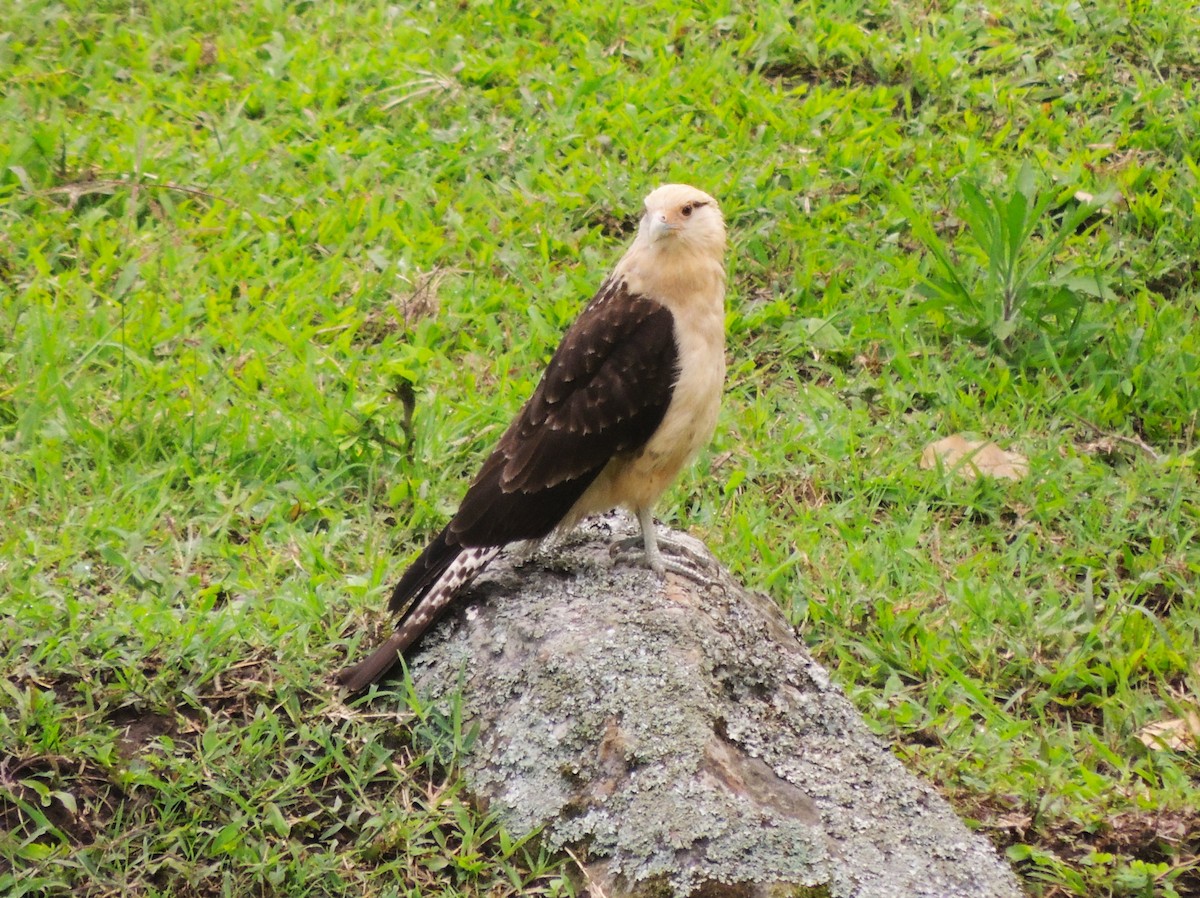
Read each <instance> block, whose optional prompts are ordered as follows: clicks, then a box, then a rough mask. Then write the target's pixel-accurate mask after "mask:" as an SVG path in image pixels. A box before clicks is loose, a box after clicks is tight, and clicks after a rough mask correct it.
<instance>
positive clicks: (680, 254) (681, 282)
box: [614, 243, 725, 315]
mask: <svg viewBox="0 0 1200 898" xmlns="http://www.w3.org/2000/svg"><path fill="white" fill-rule="evenodd" d="M614 274H615V276H616V277H617V278H620V279H623V280H624V281H625V283H626V284H627V285H628V288H629V291H630V292H631V293H635V294H639V295H641V296H645V297H647V298H649V299H653V300H656V301H657V302H661V303H662V304H663V305H665V306H667V307H668V308H669V309H670V310H671V312H672V313H673V314H679V313H681V312H682V313H685V314H693V315H694V314H698V313H704V312H709V313H719V312H722V310H723V307H724V299H725V266H724V264H723V263H722V261H721V256H720V255H715V256H714V254H713V253H712V252H710V251H706V249H705V248H703V247H692V246H687V245H673V246H656V245H650V246H638V245H637V244H636V243H635V244H634V246H632V247H630V249H629V252H627V253H626V254H625V256H624V257H623V258H622V259H621V261H620V262H619V263H617V267H616V270H615V271H614Z"/></svg>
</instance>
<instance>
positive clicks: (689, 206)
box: [679, 203, 696, 218]
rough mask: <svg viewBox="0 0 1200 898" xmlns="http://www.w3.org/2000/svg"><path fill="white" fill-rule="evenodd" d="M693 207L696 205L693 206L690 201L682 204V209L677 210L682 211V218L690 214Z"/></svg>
mask: <svg viewBox="0 0 1200 898" xmlns="http://www.w3.org/2000/svg"><path fill="white" fill-rule="evenodd" d="M694 208H696V207H695V206H693V205H692V204H691V203H688V204H687V205H686V206H684V207H683V208H682V209H680V210H679V211H680V212H682V213H683V217H684V218H687V217H688V216H689V215H691V214H692V210H693V209H694Z"/></svg>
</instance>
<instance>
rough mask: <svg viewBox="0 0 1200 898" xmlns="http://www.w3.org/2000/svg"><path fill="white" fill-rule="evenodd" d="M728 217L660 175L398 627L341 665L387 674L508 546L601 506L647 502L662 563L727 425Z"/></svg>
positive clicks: (349, 673) (656, 559)
mask: <svg viewBox="0 0 1200 898" xmlns="http://www.w3.org/2000/svg"><path fill="white" fill-rule="evenodd" d="M724 255H725V224H724V221H723V219H722V217H721V210H720V208H719V207H718V206H717V202H716V200H714V199H713V198H712V197H711V196H709V195H708V194H706V193H704V192H702V191H700V190H697V189H696V188H694V187H688V186H686V185H684V184H667V185H665V186H663V187H659V188H658V189H657V190H655V191H654V192H653V193H651V194H650V195H649V196H648V197H646V202H645V214H644V215H643V216H642V220H641V223H640V225H639V226H638V232H637V236H636V237H635V238H634V241H633V244H632V245H631V246H630V247H629V250H628V251H627V252H626V253H625V255H624V256H623V257H622V258H621V261H619V262H618V263H617V265H616V268H614V269H613V271H612V274H610V275H609V276H608V278H607V279H605V281H604V283H603V284H602V285H601V286H600V290H599V291H598V292H597V293H596V295H595V296H594V297H593V298H592V301H591V302H590V303H588V305H587V307H586V308H585V309H584V310H583V312H582V313H581V314H580V316H579V318H577V319H576V321H575V323H574V324H572V325H571V327H570V328H569V329H568V330H567V332H566V334H565V335H564V336H563V339H562V343H561V344H560V345H559V347H558V349H557V350H556V351H555V353H554V356H553V357H552V358H551V359H550V364H549V366H548V367H547V368H546V371H545V373H544V374H543V375H542V380H541V382H540V383H539V384H538V386H537V389H536V390H534V393H533V396H532V397H531V398H530V399H529V401H528V402H526V403H525V406H524V407H523V408H522V409H521V411H520V412H519V413H518V414H517V417H516V419H515V420H514V421H513V422H512V424H511V425H509V428H508V430H506V431H505V433H504V436H502V437H501V438H500V442H499V443H498V444H497V446H496V448H495V449H494V450H493V451H492V454H491V455H489V456H488V458H487V460H486V461H485V462H484V463H483V467H482V468H481V469H480V471H479V474H478V475H476V477H475V480H474V481H473V482H472V483H471V486H470V488H469V489H468V490H467V494H466V496H465V497H464V498H463V500H462V504H461V505H460V506H459V509H458V512H457V513H456V514H455V515H454V518H453V519H452V520H451V521H450V523H449V524H447V525H446V527H445V529H444V530H442V532H441V533H439V534H438V535H437V537H436V538H435V539H434V540H433V541H432V542H431V543H430V544H429V545H428V546H427V547H426V548H425V551H423V552H422V553H421V554H420V556H419V557H418V558H417V560H416V561H414V562H413V564H412V566H411V567H409V569H408V570H407V571H405V572H404V576H402V577H401V578H400V582H399V583H397V584H396V588H395V590H394V591H393V592H392V599H391V603H390V605H389V607H390V609H391V611H392V612H393V613H395V614H397V615H398V620H397V622H396V630H395V632H394V633H393V634H392V635H391V636H390V637H389V638H388V639H387V640H385V641H384V643H383V644H382V645H381V646H379V648H377V649H376V650H375V651H374V652H373V653H372V654H371V655H370V657H368V658H367V659H366V660H365V661H363V662H361V663H359V664H356V665H354V666H353V667H349V668H346V669H345V670H343V671H342V672H341V673H340V674H339V675H338V676H339V679H340V680H341V682H342V684H343V685H344V686H346V687H347V688H348V689H350V690H352V691H354V692H359V691H361V690H363V689H365V688H366V687H367V686H369V685H370V684H371V683H374V682H375V681H377V680H378V679H380V678H381V677H383V676H384V675H385V674H386V673H388V671H390V670H391V669H392V667H393V666H394V665H395V664H396V663H397V661H398V659H399V655H400V653H402V652H404V651H406V650H407V649H408V648H409V646H411V645H412V644H413V643H414V642H416V640H417V639H418V638H420V636H421V634H422V633H424V632H425V630H427V629H428V628H429V627H430V626H431V625H432V624H433V623H434V621H436V620H437V618H438V617H439V616H440V615H441V614H442V612H443V611H445V609H446V606H447V605H448V604H449V603H450V601H451V599H453V598H454V597H455V595H456V594H457V593H459V592H460V591H461V590H462V589H463V588H464V587H465V586H466V585H467V584H468V583H470V582H471V581H472V580H473V579H474V578H475V576H476V575H477V574H478V573H479V572H480V570H482V569H483V567H484V566H485V565H486V564H487V563H488V562H489V561H491V560H492V559H493V558H494V557H495V556H496V554H497V553H498V552H499V551H500V550H501V549H502V548H503V547H504V546H507V545H508V544H510V543H517V542H525V541H531V540H532V541H537V540H541V539H543V538H544V537H547V536H549V535H550V534H552V533H554V532H556V531H558V532H563V531H566V530H568V529H569V528H571V527H572V526H574V525H575V523H576V522H578V521H579V520H580V519H581V518H583V517H585V516H586V515H589V514H595V513H597V512H603V511H608V510H609V509H612V508H616V507H618V506H623V507H625V508H628V509H629V510H630V511H631V512H633V513H634V514H635V515H637V519H638V522H639V524H640V525H641V530H642V541H643V544H644V546H645V553H646V563H647V564H648V565H649V567H650V568H651V569H652V570H653V571H654V572H655V573H657V574H658V575H659V576H662V575H663V574H664V573H665V572H666V571H668V570H676V569H678V567H679V566H678V565H677V564H676V563H675V562H673V561H671V560H669V559H666V558H664V557H663V555H662V552H661V551H660V550H659V547H658V542H657V539H656V537H655V533H654V511H653V510H654V503H655V502H656V501H657V500H658V498H659V497H660V496H661V495H662V494H663V492H664V491H665V490H666V489H667V487H668V486H669V485H670V484H671V481H672V480H674V478H675V476H676V475H677V474H678V473H679V471H680V470H681V469H682V468H683V467H684V465H686V464H687V463H688V462H689V461H690V460H691V459H692V457H693V456H694V455H695V454H696V453H697V452H698V451H699V449H700V448H701V447H702V446H703V445H704V444H705V443H707V442H708V440H709V438H710V437H711V436H712V433H713V429H714V427H715V426H716V421H717V411H718V408H719V406H720V402H721V389H722V384H723V382H724V379H725V266H724Z"/></svg>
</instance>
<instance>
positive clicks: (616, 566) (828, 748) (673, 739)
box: [411, 516, 1022, 898]
mask: <svg viewBox="0 0 1200 898" xmlns="http://www.w3.org/2000/svg"><path fill="white" fill-rule="evenodd" d="M636 536H637V528H636V525H635V524H633V523H632V522H631V521H630V520H628V519H626V518H624V517H621V516H610V517H608V518H604V519H600V520H597V521H593V522H590V523H588V524H585V525H584V526H583V527H581V528H580V529H579V530H577V531H576V532H575V533H574V534H572V535H571V536H570V537H568V538H567V539H566V540H565V541H564V542H563V543H562V544H560V545H558V546H557V547H555V548H554V549H552V550H550V551H545V552H541V553H539V554H538V555H536V556H534V557H533V558H532V559H530V560H527V561H525V562H523V563H522V562H521V561H520V560H515V561H514V560H512V559H509V558H504V557H502V558H500V559H497V561H496V562H495V563H493V565H492V567H491V569H490V571H489V572H488V573H487V574H486V575H485V576H484V577H483V578H481V579H480V581H479V582H478V583H477V584H476V586H475V588H474V589H473V590H472V592H471V597H470V598H469V599H468V603H467V605H466V606H465V607H464V608H463V609H461V610H460V611H459V612H458V613H457V614H454V615H451V616H450V617H449V618H448V619H447V622H445V623H443V624H442V626H441V627H439V628H438V630H437V632H435V633H432V634H430V635H429V636H428V637H427V638H426V639H425V640H424V642H423V644H422V647H421V650H420V651H419V652H418V653H417V654H416V655H415V657H414V658H413V659H412V663H411V670H412V674H413V678H414V681H415V682H416V685H417V687H418V690H419V691H420V692H421V693H423V694H425V695H427V696H430V697H433V698H434V699H436V698H438V697H440V696H444V695H446V694H448V693H449V692H451V691H453V690H456V689H460V688H461V691H462V697H463V714H464V716H465V717H466V718H468V719H469V720H471V721H474V722H476V723H478V725H479V738H478V740H477V741H476V743H475V745H474V747H473V749H472V752H471V755H470V756H469V757H468V758H466V759H464V761H463V764H464V768H465V773H466V776H467V781H468V783H469V785H470V787H471V789H472V790H473V792H474V793H475V794H476V795H477V796H478V797H479V798H481V799H483V800H485V801H487V802H489V803H491V805H492V806H493V807H494V808H496V809H498V811H499V812H500V815H501V817H502V819H503V820H504V822H505V823H506V825H507V826H508V827H509V828H510V831H513V832H516V833H521V832H526V831H528V830H530V829H532V828H534V827H537V826H540V825H544V826H545V838H547V839H548V840H549V842H550V843H551V845H552V846H554V847H561V846H569V847H571V848H572V849H573V850H574V851H575V852H576V854H577V855H579V856H580V857H583V858H586V865H587V866H586V872H587V875H588V876H589V877H590V878H591V880H592V883H593V885H594V886H596V887H598V888H597V891H599V892H602V893H603V894H604V895H606V896H608V898H618V896H622V895H630V896H656V898H657V896H670V895H676V896H685V895H694V896H704V898H717V896H737V898H742V896H745V898H750V896H784V895H788V896H791V895H796V896H833V898H843V896H844V898H868V896H870V898H876V896H878V898H883V896H887V898H907V896H914V898H915V896H938V898H950V896H959V895H961V896H972V898H990V896H1005V898H1016V896H1020V895H1021V894H1022V892H1021V890H1020V888H1019V887H1018V885H1017V883H1016V880H1015V877H1014V876H1013V874H1012V872H1011V870H1010V869H1009V868H1008V866H1007V865H1006V864H1005V863H1004V862H1003V861H1001V859H1000V858H999V857H998V855H997V853H996V851H995V850H994V848H993V847H992V845H991V844H990V843H988V842H987V841H986V840H985V839H983V838H980V837H978V836H976V835H973V834H972V833H970V832H969V831H968V830H967V829H966V827H965V826H964V825H963V824H962V823H961V821H959V820H958V819H957V817H956V816H955V815H954V813H953V811H952V810H951V809H950V807H949V806H948V805H947V804H946V802H945V801H943V800H942V799H941V797H939V796H938V794H937V793H936V792H935V791H934V790H933V789H931V788H930V787H929V786H927V785H925V784H924V783H922V782H920V781H919V780H917V779H916V778H915V777H913V776H912V775H911V774H909V773H908V772H907V771H906V770H905V769H904V768H903V767H902V766H901V764H900V763H899V762H898V761H897V760H896V758H894V757H893V756H892V755H891V753H890V752H889V751H888V750H887V748H886V746H884V745H883V744H881V743H880V742H879V741H878V740H877V739H876V738H875V737H874V736H872V735H871V734H870V733H869V732H868V730H867V728H866V726H865V725H864V724H863V722H862V721H861V719H860V718H859V716H858V714H857V713H856V712H855V710H854V709H853V707H852V706H851V704H850V702H849V701H848V700H847V699H846V698H845V696H844V695H843V694H842V693H841V692H840V690H838V689H837V688H835V687H834V686H832V685H831V684H830V682H829V678H828V676H827V674H826V673H825V671H824V670H823V669H821V668H820V667H819V666H818V665H817V664H816V663H815V662H813V661H812V659H811V658H810V657H809V656H808V654H807V653H806V652H805V650H804V648H803V646H802V645H801V644H800V642H799V640H798V639H797V638H796V636H795V634H794V633H793V632H792V629H791V628H790V627H789V626H788V624H787V621H786V620H785V619H784V617H783V615H782V613H781V612H780V611H779V609H778V608H777V607H776V606H775V605H774V603H773V602H771V601H770V600H769V599H768V598H766V597H765V596H762V595H760V594H755V593H751V592H749V591H747V590H745V589H744V588H743V587H741V586H740V585H739V584H738V583H736V582H735V581H734V580H733V579H732V578H731V577H730V576H729V575H728V574H727V573H726V572H725V571H724V570H722V569H721V568H720V567H719V566H718V565H717V563H716V562H715V561H714V560H713V559H712V556H710V555H709V554H708V553H707V550H705V549H704V547H703V546H702V545H701V544H700V543H698V542H696V541H695V540H690V539H689V538H687V537H685V536H682V535H681V534H672V537H671V538H672V540H673V541H675V542H677V543H679V544H682V545H684V546H686V547H687V549H688V551H689V553H690V554H692V555H694V556H696V558H698V559H702V564H704V565H706V568H705V569H706V572H707V574H708V575H709V576H710V577H711V582H710V583H706V584H704V585H700V584H698V583H696V582H693V581H692V580H691V579H688V578H682V577H676V576H675V575H668V576H667V578H666V580H665V581H663V582H660V581H658V580H657V579H656V578H655V577H654V576H653V575H652V574H650V573H649V572H648V571H647V570H645V569H644V568H643V567H642V566H641V565H640V563H639V561H638V559H637V558H636V557H634V558H629V559H625V558H622V559H620V560H618V561H617V562H614V561H613V560H612V557H611V554H610V549H611V547H612V545H613V543H614V540H619V539H622V538H631V537H636Z"/></svg>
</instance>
